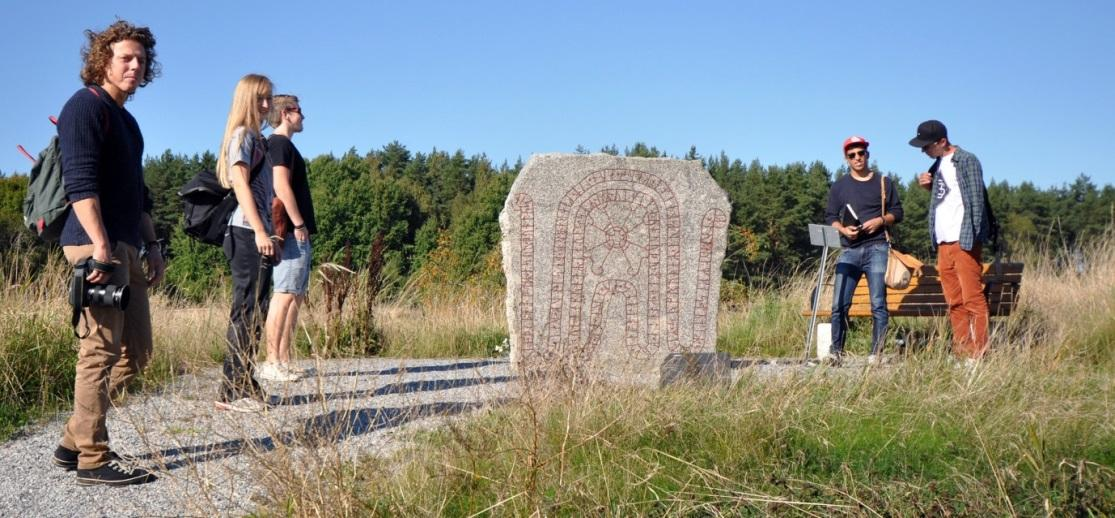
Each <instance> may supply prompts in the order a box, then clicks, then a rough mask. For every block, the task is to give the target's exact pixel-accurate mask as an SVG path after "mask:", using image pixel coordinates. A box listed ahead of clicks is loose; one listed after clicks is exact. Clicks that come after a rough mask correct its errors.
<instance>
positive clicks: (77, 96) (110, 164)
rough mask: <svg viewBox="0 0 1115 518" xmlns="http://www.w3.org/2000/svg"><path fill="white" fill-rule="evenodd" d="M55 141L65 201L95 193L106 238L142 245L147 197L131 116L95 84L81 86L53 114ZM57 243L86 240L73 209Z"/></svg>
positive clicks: (83, 242) (137, 136)
mask: <svg viewBox="0 0 1115 518" xmlns="http://www.w3.org/2000/svg"><path fill="white" fill-rule="evenodd" d="M58 144H59V149H60V151H61V154H62V179H63V185H64V187H65V189H66V197H67V198H68V199H69V201H70V202H71V203H73V202H76V201H79V200H84V199H86V198H91V197H93V196H97V197H99V198H100V202H101V220H102V221H103V222H104V226H105V231H107V232H108V239H109V241H110V242H111V243H112V244H115V243H116V242H118V241H123V242H125V243H130V244H132V245H134V246H135V247H137V248H139V247H140V246H142V245H143V237H142V234H141V233H140V221H141V218H142V216H143V213H144V212H147V213H150V212H151V197H150V195H149V194H148V192H147V185H146V184H144V182H143V135H142V134H141V133H140V131H139V124H138V123H136V120H135V118H134V117H132V114H130V113H128V111H127V110H125V109H124V108H122V107H120V106H118V105H117V104H116V102H115V101H113V100H112V97H110V96H109V95H108V93H107V92H105V91H104V90H103V89H101V88H100V87H97V86H94V87H91V88H82V89H81V90H78V91H77V92H76V93H74V95H73V96H72V97H70V100H69V101H67V102H66V105H65V106H64V107H63V108H62V114H61V115H60V116H59V117H58ZM59 243H60V244H62V245H64V246H68V245H87V244H90V243H92V240H91V239H89V235H88V234H86V232H85V229H84V228H82V226H81V223H80V222H79V221H78V219H77V214H75V213H74V211H70V213H69V215H68V216H67V217H66V224H65V226H64V227H63V228H62V236H61V237H60V238H59Z"/></svg>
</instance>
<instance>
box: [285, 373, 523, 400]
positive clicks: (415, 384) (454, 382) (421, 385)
mask: <svg viewBox="0 0 1115 518" xmlns="http://www.w3.org/2000/svg"><path fill="white" fill-rule="evenodd" d="M514 379H515V377H514V376H493V377H487V378H461V379H450V380H418V381H406V382H401V383H389V384H387V385H384V386H382V387H379V388H377V389H368V390H353V391H349V392H331V393H328V394H298V395H295V396H286V397H279V396H271V399H270V400H269V401H268V404H270V405H272V406H296V405H305V404H307V403H317V402H320V401H333V400H336V399H360V398H366V397H375V396H386V395H389V394H407V393H410V392H430V391H434V390H449V389H455V388H461V387H471V386H473V385H493V384H496V383H507V382H509V381H512V380H514Z"/></svg>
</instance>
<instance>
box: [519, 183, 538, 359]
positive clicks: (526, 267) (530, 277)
mask: <svg viewBox="0 0 1115 518" xmlns="http://www.w3.org/2000/svg"><path fill="white" fill-rule="evenodd" d="M513 207H514V209H515V210H516V211H518V214H519V271H520V275H519V304H518V306H519V308H518V309H519V347H520V349H519V350H520V351H521V353H522V355H521V356H520V357H521V358H524V359H530V358H532V357H533V356H534V355H535V353H536V351H535V350H534V200H533V199H531V197H530V195H528V194H525V193H520V194H519V195H518V196H516V197H515V202H514V204H513Z"/></svg>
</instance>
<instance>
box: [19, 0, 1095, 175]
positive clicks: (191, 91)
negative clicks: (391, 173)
mask: <svg viewBox="0 0 1115 518" xmlns="http://www.w3.org/2000/svg"><path fill="white" fill-rule="evenodd" d="M4 11H5V12H4V16H3V17H2V18H0V42H2V43H0V45H2V47H0V48H2V50H3V56H4V57H5V61H6V62H5V63H4V64H3V70H4V71H5V72H4V80H3V81H0V98H2V99H4V103H3V108H0V109H2V110H3V112H2V113H3V115H2V118H0V120H2V121H3V124H2V125H0V144H3V145H2V146H0V149H2V150H3V151H0V171H3V172H4V173H10V172H12V171H26V170H27V169H28V168H29V162H28V161H27V160H26V159H25V158H23V157H22V156H20V155H19V154H18V153H17V152H16V150H15V145H16V144H23V145H24V146H25V147H27V148H28V149H30V150H32V152H37V150H38V149H39V148H41V147H42V146H43V145H45V144H46V142H47V141H48V140H49V136H50V135H51V134H52V132H53V128H52V127H51V126H50V123H49V122H48V121H47V119H46V117H47V116H48V115H51V114H56V113H57V112H58V111H59V110H60V109H61V106H62V104H63V103H64V102H65V100H66V99H67V98H68V97H69V95H70V94H72V93H73V92H74V91H75V90H76V89H77V88H79V87H80V81H79V79H78V70H79V67H80V55H79V50H80V47H81V45H82V44H83V42H84V37H83V35H82V31H83V30H84V29H86V28H95V29H98V30H99V29H102V28H104V27H105V26H107V25H108V24H110V23H112V21H113V20H114V19H115V17H116V16H119V17H121V18H124V19H127V20H129V21H132V22H133V23H137V24H141V25H148V26H150V27H151V28H152V30H153V31H154V32H155V35H156V37H157V38H158V46H157V47H156V48H157V52H158V58H159V60H160V61H161V62H162V65H163V75H162V76H161V77H159V78H158V79H157V80H155V81H154V82H153V83H152V84H151V85H150V86H148V87H147V88H144V89H141V90H140V91H139V92H138V93H137V95H136V96H135V97H134V98H133V99H132V101H131V102H130V103H129V104H128V109H129V110H131V111H132V113H133V114H134V115H135V116H136V118H137V119H138V120H139V123H140V126H141V128H142V129H143V132H144V136H145V139H146V149H147V154H149V155H157V154H161V153H162V152H163V151H164V150H166V149H170V150H172V151H173V152H176V153H189V154H192V153H195V152H202V151H205V150H216V148H217V147H218V145H219V142H220V138H221V133H222V131H223V128H224V121H225V117H226V115H227V112H228V108H229V103H230V102H231V98H232V90H233V87H234V86H235V83H236V81H237V80H238V79H239V78H240V77H241V76H242V75H244V74H245V73H248V72H259V73H263V74H267V75H268V76H270V77H271V78H272V79H273V80H274V82H275V84H276V89H277V91H278V92H289V93H295V94H297V95H299V96H300V97H301V98H302V105H303V108H304V110H305V113H306V115H307V120H306V130H305V132H304V133H303V134H301V135H299V136H298V137H296V139H295V143H296V144H297V145H298V146H299V147H300V148H301V149H302V151H303V154H305V155H306V156H308V157H313V156H317V155H318V154H321V153H329V152H332V153H335V154H341V153H343V152H345V151H346V150H348V149H349V148H352V147H355V148H356V149H357V150H358V151H359V152H361V153H364V152H366V151H368V150H371V149H375V148H379V147H381V146H383V145H384V144H386V143H387V142H390V141H392V140H398V141H399V142H401V143H402V144H404V145H406V146H407V147H408V148H409V149H410V150H411V151H421V152H428V151H430V150H431V149H433V148H435V147H436V148H437V149H443V150H450V151H453V150H456V149H463V150H464V151H465V153H467V154H469V155H472V154H476V153H485V154H487V155H488V157H489V158H491V159H492V160H493V162H495V163H496V164H499V163H500V162H502V161H504V160H507V161H508V162H514V161H515V160H516V159H517V158H519V157H522V158H523V159H524V160H526V159H527V158H528V157H529V156H530V155H531V154H532V153H539V152H572V151H573V150H574V149H576V148H577V146H578V145H581V146H584V147H586V148H589V149H592V150H597V149H599V148H600V147H602V146H605V145H610V144H615V145H617V146H618V147H619V148H620V149H621V150H622V149H623V148H624V147H625V146H630V145H632V144H633V143H635V142H638V141H642V142H645V143H647V144H649V145H653V146H657V147H658V148H659V149H664V150H666V151H667V152H669V153H671V154H673V155H678V156H680V155H683V154H684V153H685V152H686V151H688V149H689V146H691V145H695V146H697V151H698V152H699V153H701V154H703V155H712V154H719V153H720V152H721V151H724V152H726V153H727V154H728V156H730V157H732V158H739V159H742V160H744V161H745V162H748V161H750V160H752V159H759V160H760V161H761V162H762V163H763V164H786V163H789V162H794V161H803V162H812V161H814V160H821V161H823V162H825V163H826V164H827V165H828V166H829V167H830V168H836V167H837V166H839V165H841V164H842V157H841V150H840V143H841V141H843V139H844V138H845V137H847V136H849V135H852V134H859V135H863V136H865V137H867V138H868V139H869V140H870V141H871V142H872V146H871V150H872V152H873V153H872V158H873V160H874V161H876V162H877V164H878V166H879V168H880V169H882V170H885V171H892V172H895V173H899V174H900V175H902V176H903V177H904V178H907V179H909V178H913V176H914V175H915V174H916V173H917V172H920V171H923V170H924V169H925V168H926V167H927V166H928V163H929V160H928V159H927V158H925V157H924V155H921V153H920V152H919V151H918V150H916V149H914V148H912V147H910V146H909V145H907V141H908V140H909V139H910V137H912V136H913V133H914V129H915V127H916V126H917V124H918V122H920V121H922V120H925V119H928V118H937V119H940V120H942V121H944V122H945V123H946V124H947V125H948V127H949V129H950V136H951V137H952V140H953V141H954V142H956V143H957V144H959V145H961V146H964V147H965V148H967V149H969V150H970V151H972V152H974V153H976V155H977V156H979V158H980V159H981V161H982V162H983V166H984V171H985V175H986V176H987V177H988V178H990V179H995V180H1007V181H1009V182H1010V183H1011V184H1014V185H1017V184H1019V183H1021V182H1023V181H1030V182H1033V183H1035V184H1037V185H1038V186H1039V187H1049V186H1059V185H1062V184H1063V183H1066V182H1071V181H1072V180H1073V179H1075V178H1076V177H1077V176H1078V175H1079V174H1081V173H1083V174H1087V175H1088V176H1090V177H1091V178H1092V180H1093V182H1095V183H1097V184H1101V185H1102V184H1109V183H1115V165H1113V160H1112V159H1111V156H1110V155H1111V154H1112V140H1113V137H1115V94H1113V92H1115V36H1113V34H1115V30H1112V29H1111V27H1110V24H1111V22H1112V20H1115V2H1110V1H1100V0H1095V1H1067V2H1063V3H1060V4H1057V3H1051V2H1035V1H1029V0H1022V1H1013V2H1007V1H994V2H977V1H973V2H949V1H941V2H933V3H912V2H873V1H861V2H854V3H852V2H820V1H817V2H813V1H799V2H779V3H772V2H744V1H739V2H727V1H715V2H714V1H687V2H680V1H679V2H657V1H638V2H635V1H630V2H628V1H623V2H619V1H616V2H608V1H596V2H587V1H586V2H579V1H551V2H527V1H522V2H495V1H442V2H423V1H411V2H384V1H367V2H353V3H347V2H328V1H319V2H285V1H278V2H206V1H198V2H186V3H182V2H154V1H150V0H148V1H143V2H88V1H83V2H76V1H68V0H67V1H63V2H32V1H20V2H12V3H9V4H8V5H6V6H5V9H4Z"/></svg>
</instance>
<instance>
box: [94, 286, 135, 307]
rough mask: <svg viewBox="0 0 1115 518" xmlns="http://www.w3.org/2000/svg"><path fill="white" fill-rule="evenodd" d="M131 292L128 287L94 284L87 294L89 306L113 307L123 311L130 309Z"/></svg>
mask: <svg viewBox="0 0 1115 518" xmlns="http://www.w3.org/2000/svg"><path fill="white" fill-rule="evenodd" d="M130 296H131V291H130V290H129V289H128V287H127V286H116V285H114V284H94V285H92V286H89V288H88V289H87V290H86V292H85V300H86V301H88V304H87V305H89V306H112V307H114V308H116V309H119V310H121V311H123V310H125V309H127V308H128V299H129V298H130Z"/></svg>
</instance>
